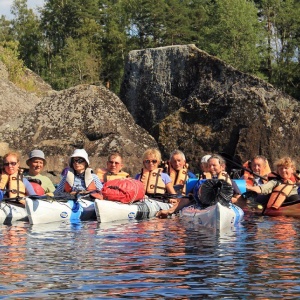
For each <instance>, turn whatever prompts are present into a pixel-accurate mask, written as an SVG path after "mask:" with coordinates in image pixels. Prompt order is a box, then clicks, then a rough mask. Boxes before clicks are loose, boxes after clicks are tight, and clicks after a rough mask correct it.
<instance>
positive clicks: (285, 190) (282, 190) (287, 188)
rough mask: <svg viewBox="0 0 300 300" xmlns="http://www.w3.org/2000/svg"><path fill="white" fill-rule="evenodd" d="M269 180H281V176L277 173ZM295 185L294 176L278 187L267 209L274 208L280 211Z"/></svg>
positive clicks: (270, 176) (270, 175) (272, 174)
mask: <svg viewBox="0 0 300 300" xmlns="http://www.w3.org/2000/svg"><path fill="white" fill-rule="evenodd" d="M268 178H269V180H271V179H274V178H277V179H280V176H279V175H277V174H276V173H271V174H269V176H268ZM295 183H296V178H295V176H294V175H293V176H292V177H291V178H290V179H288V180H286V181H283V183H282V184H280V185H278V186H276V187H275V188H274V189H273V191H272V193H271V196H270V198H269V201H268V203H267V208H270V207H273V208H276V209H278V208H279V207H280V206H281V205H282V203H283V202H284V201H285V199H286V198H287V197H288V196H289V194H290V193H291V191H292V190H293V188H294V186H295Z"/></svg>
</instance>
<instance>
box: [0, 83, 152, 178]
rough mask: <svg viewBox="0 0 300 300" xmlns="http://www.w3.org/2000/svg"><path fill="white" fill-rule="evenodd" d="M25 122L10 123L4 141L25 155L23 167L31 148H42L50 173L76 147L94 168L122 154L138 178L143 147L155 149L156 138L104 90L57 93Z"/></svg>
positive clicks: (80, 88)
mask: <svg viewBox="0 0 300 300" xmlns="http://www.w3.org/2000/svg"><path fill="white" fill-rule="evenodd" d="M21 124H22V125H21V126H15V124H14V123H13V122H12V123H7V124H6V126H5V129H4V130H2V131H1V132H0V138H1V140H2V141H4V142H6V143H8V144H9V147H10V148H11V149H18V150H20V151H21V153H22V155H23V160H22V164H23V166H25V160H26V158H27V154H28V153H29V152H30V151H31V150H32V149H34V148H39V149H41V150H43V151H44V152H45V154H46V158H47V161H48V164H47V168H48V171H55V172H56V173H58V172H60V171H61V170H62V169H63V168H64V166H65V163H66V162H67V160H68V157H69V156H70V155H71V154H72V153H73V151H74V149H75V148H85V149H86V151H87V152H88V154H89V156H90V162H91V167H92V168H94V169H95V168H96V167H105V166H106V161H107V156H108V155H109V154H110V153H111V152H112V151H119V152H121V154H122V155H123V156H124V158H125V165H126V168H125V169H126V170H127V171H128V172H130V173H131V174H132V175H135V173H136V172H138V171H139V170H140V168H141V156H142V154H143V152H144V151H145V149H147V148H148V147H155V146H157V143H156V142H155V140H154V138H153V137H151V136H150V135H149V134H148V133H147V132H146V130H144V129H142V128H141V127H140V126H138V125H136V124H135V122H134V120H133V118H132V116H131V115H130V114H129V112H128V110H127V109H126V107H125V105H124V104H123V103H122V101H120V99H119V98H118V97H117V96H116V95H114V94H113V93H111V92H110V91H109V90H107V89H106V88H105V87H103V86H100V87H96V86H91V85H79V86H76V87H74V88H70V89H67V90H64V91H61V92H54V91H53V92H52V93H49V94H48V96H47V97H45V98H43V99H42V101H41V102H40V103H39V104H38V105H36V106H35V108H34V110H31V111H29V112H28V113H26V114H23V117H22V118H21ZM49 168H50V169H49Z"/></svg>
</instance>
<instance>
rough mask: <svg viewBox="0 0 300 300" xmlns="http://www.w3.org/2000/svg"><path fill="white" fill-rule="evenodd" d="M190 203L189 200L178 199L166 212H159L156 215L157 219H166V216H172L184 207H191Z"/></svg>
mask: <svg viewBox="0 0 300 300" xmlns="http://www.w3.org/2000/svg"><path fill="white" fill-rule="evenodd" d="M191 204H192V202H191V200H190V199H189V198H180V200H179V202H178V203H177V204H175V205H173V206H172V207H171V208H169V209H166V210H160V211H159V212H158V213H157V215H156V216H157V217H159V218H166V217H167V216H168V215H171V214H174V213H176V212H178V211H179V210H181V209H183V208H184V207H186V206H188V205H191Z"/></svg>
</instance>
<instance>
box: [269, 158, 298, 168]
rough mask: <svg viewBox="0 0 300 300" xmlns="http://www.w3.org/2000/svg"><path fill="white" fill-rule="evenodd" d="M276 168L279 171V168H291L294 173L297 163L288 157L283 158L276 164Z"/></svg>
mask: <svg viewBox="0 0 300 300" xmlns="http://www.w3.org/2000/svg"><path fill="white" fill-rule="evenodd" d="M274 166H275V168H276V169H277V168H278V167H288V168H289V167H291V168H292V169H293V170H294V171H295V170H296V163H295V161H293V160H292V159H291V158H290V157H288V156H286V157H282V158H279V159H278V160H277V161H276V162H275V164H274Z"/></svg>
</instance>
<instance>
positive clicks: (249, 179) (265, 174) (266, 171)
mask: <svg viewBox="0 0 300 300" xmlns="http://www.w3.org/2000/svg"><path fill="white" fill-rule="evenodd" d="M250 163H251V161H250V160H248V161H246V162H245V163H244V164H243V167H244V168H247V169H249V170H250V169H251V166H250ZM261 173H262V175H261V177H265V179H262V181H263V183H266V182H268V174H270V173H271V169H270V166H269V162H268V161H267V160H266V166H265V167H264V168H263V169H262V170H261ZM244 179H245V181H246V184H247V185H250V186H254V184H255V180H254V179H255V175H254V174H251V173H250V172H248V171H246V170H245V171H244Z"/></svg>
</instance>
